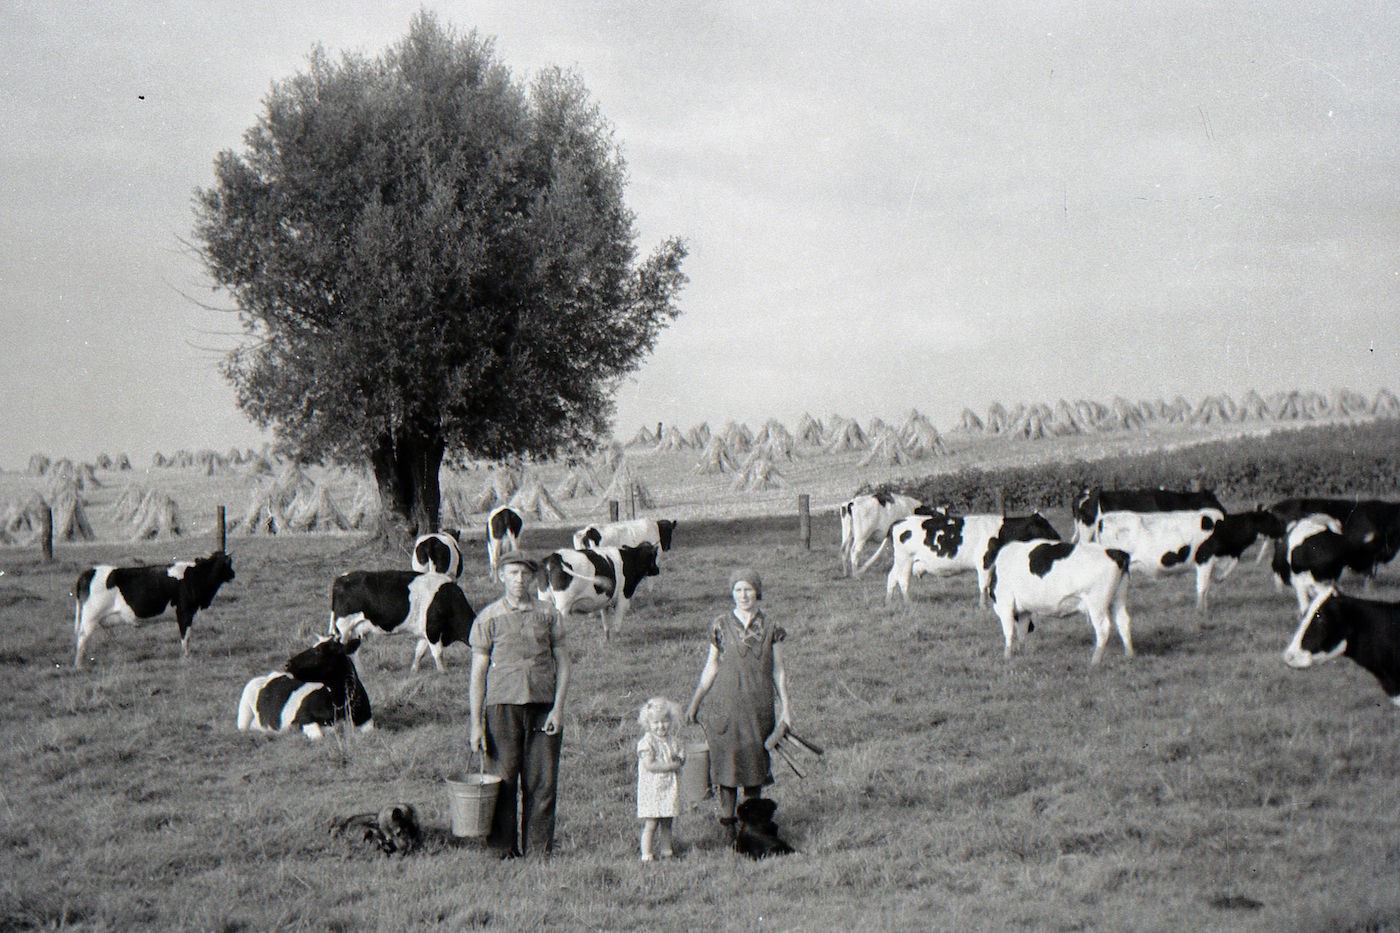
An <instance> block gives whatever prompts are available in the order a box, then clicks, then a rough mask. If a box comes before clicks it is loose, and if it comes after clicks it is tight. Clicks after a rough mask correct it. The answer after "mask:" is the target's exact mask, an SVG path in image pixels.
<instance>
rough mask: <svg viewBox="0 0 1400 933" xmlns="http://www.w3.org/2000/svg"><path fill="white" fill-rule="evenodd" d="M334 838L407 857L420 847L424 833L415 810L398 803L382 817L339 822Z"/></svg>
mask: <svg viewBox="0 0 1400 933" xmlns="http://www.w3.org/2000/svg"><path fill="white" fill-rule="evenodd" d="M331 835H333V836H343V837H345V839H346V841H348V842H350V843H352V844H353V845H355V846H356V847H361V846H363V847H365V848H366V849H368V850H370V851H377V852H380V853H383V854H384V855H407V854H408V853H409V852H412V851H413V849H414V848H415V847H416V846H417V845H418V841H419V839H420V838H421V837H422V832H421V830H419V828H418V816H417V814H416V813H415V812H414V810H413V807H412V806H410V805H409V804H406V803H396V804H393V805H391V806H388V807H385V808H384V809H383V810H380V811H379V812H378V813H356V814H355V815H354V816H347V817H345V818H344V819H341V820H337V821H336V822H335V824H334V825H333V826H332V827H331Z"/></svg>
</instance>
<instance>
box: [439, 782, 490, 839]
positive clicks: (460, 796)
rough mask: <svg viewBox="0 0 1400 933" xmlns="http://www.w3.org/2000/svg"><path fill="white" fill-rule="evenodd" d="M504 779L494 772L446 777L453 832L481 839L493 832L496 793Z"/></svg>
mask: <svg viewBox="0 0 1400 933" xmlns="http://www.w3.org/2000/svg"><path fill="white" fill-rule="evenodd" d="M500 789H501V779H500V778H498V777H497V776H496V775H494V774H467V775H465V776H463V777H461V778H459V779H455V780H454V779H453V778H448V779H447V795H448V801H449V803H450V804H451V807H452V835H454V836H464V837H470V838H476V839H481V838H483V837H485V836H486V835H487V834H488V833H490V832H491V818H492V817H493V816H494V815H495V812H496V794H497V793H498V792H499V791H500Z"/></svg>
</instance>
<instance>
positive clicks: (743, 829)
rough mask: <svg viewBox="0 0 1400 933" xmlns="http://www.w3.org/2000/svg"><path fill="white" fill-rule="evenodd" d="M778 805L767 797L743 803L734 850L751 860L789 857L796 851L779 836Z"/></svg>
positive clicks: (740, 805)
mask: <svg viewBox="0 0 1400 933" xmlns="http://www.w3.org/2000/svg"><path fill="white" fill-rule="evenodd" d="M777 809H778V805H777V804H776V803H774V802H773V801H771V800H769V799H768V798H766V797H756V798H753V799H751V800H744V801H741V802H740V804H739V809H738V812H737V814H736V815H737V816H738V817H739V831H738V833H736V834H735V837H734V849H735V850H736V851H737V852H739V854H741V855H747V856H748V857H749V858H751V859H760V858H767V857H768V856H770V855H787V854H788V853H790V852H793V851H796V850H794V849H793V847H792V846H790V845H788V844H787V843H786V842H784V841H783V840H782V839H781V838H779V836H778V824H777V823H774V822H773V814H774V813H775V812H777Z"/></svg>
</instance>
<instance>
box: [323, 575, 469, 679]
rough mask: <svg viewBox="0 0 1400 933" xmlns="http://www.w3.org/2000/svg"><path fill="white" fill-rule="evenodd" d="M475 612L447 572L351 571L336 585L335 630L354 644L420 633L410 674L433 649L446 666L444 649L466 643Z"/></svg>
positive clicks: (332, 630)
mask: <svg viewBox="0 0 1400 933" xmlns="http://www.w3.org/2000/svg"><path fill="white" fill-rule="evenodd" d="M475 618H476V612H475V610H473V609H472V607H471V604H470V603H468V602H467V597H466V596H465V595H464V594H463V593H462V589H461V587H459V586H458V585H457V581H455V580H453V579H452V578H451V577H449V576H448V575H447V574H445V573H414V572H413V571H411V570H352V571H351V572H349V573H344V574H341V575H340V576H338V577H336V578H335V582H334V583H332V584H331V623H330V634H332V635H335V636H338V637H339V638H340V640H341V641H344V642H349V641H350V640H352V639H355V638H364V637H366V636H368V635H372V634H382V635H396V634H399V633H401V632H407V633H408V634H411V635H417V636H418V645H417V647H416V648H415V649H414V651H413V663H412V664H411V665H410V666H409V669H408V670H409V673H413V672H415V671H417V670H418V665H419V664H421V663H422V661H423V655H424V654H426V653H428V652H430V651H431V652H432V655H433V664H434V665H436V667H437V669H438V671H444V670H446V667H445V666H444V665H443V663H442V649H443V648H445V647H447V646H448V645H450V644H452V643H454V642H461V643H462V644H466V642H467V636H468V635H469V634H471V627H472V620H473V619H475Z"/></svg>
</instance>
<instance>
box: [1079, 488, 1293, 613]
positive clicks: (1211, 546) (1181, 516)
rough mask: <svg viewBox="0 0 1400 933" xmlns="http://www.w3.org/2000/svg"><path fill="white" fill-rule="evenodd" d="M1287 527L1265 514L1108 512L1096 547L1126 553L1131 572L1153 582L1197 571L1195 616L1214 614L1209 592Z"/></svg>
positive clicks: (1259, 511) (1099, 523)
mask: <svg viewBox="0 0 1400 933" xmlns="http://www.w3.org/2000/svg"><path fill="white" fill-rule="evenodd" d="M1282 530H1283V523H1282V522H1280V521H1279V520H1278V519H1277V518H1275V517H1274V516H1273V515H1272V514H1270V513H1269V512H1267V511H1264V510H1256V511H1253V512H1239V513H1237V514H1235V515H1223V514H1221V512H1219V511H1218V510H1216V509H1213V508H1202V509H1199V510H1197V511H1181V512H1108V513H1105V514H1104V515H1103V516H1101V517H1100V519H1099V522H1098V534H1097V540H1098V543H1099V544H1101V545H1103V546H1104V547H1111V548H1118V549H1120V550H1123V551H1127V552H1128V555H1129V556H1130V557H1131V558H1132V569H1133V570H1136V571H1141V572H1143V573H1146V574H1147V575H1148V576H1150V577H1152V578H1153V579H1156V578H1159V577H1163V576H1167V575H1170V574H1175V573H1181V572H1184V571H1187V570H1194V571H1195V573H1196V612H1197V613H1199V614H1201V615H1205V614H1208V613H1209V612H1210V588H1211V583H1212V582H1213V581H1215V580H1224V579H1225V578H1226V577H1227V576H1229V575H1230V572H1231V571H1233V570H1234V569H1235V566H1236V565H1237V564H1238V563H1239V559H1240V555H1242V554H1243V553H1244V552H1245V550H1246V549H1248V548H1249V546H1250V545H1252V544H1253V543H1254V541H1255V539H1256V538H1258V537H1259V536H1261V535H1263V536H1264V537H1266V538H1268V537H1272V536H1273V535H1274V534H1277V533H1280V532H1282Z"/></svg>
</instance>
